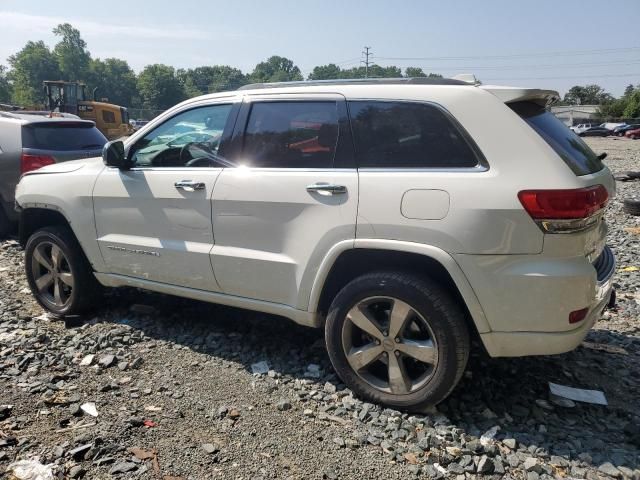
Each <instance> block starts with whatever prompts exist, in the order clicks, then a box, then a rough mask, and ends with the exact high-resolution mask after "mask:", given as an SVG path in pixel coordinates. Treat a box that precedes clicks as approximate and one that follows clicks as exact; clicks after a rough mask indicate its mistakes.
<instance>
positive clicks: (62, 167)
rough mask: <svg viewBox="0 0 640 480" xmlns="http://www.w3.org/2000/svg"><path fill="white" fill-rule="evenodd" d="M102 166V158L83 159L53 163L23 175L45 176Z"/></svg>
mask: <svg viewBox="0 0 640 480" xmlns="http://www.w3.org/2000/svg"><path fill="white" fill-rule="evenodd" d="M96 165H100V166H102V165H103V163H102V157H93V158H83V159H80V160H70V161H68V162H60V163H53V164H51V165H47V166H46V167H42V168H39V169H38V170H32V171H30V172H27V173H25V176H27V175H46V174H49V173H71V172H75V171H77V170H80V169H81V168H84V167H87V166H94V167H95V166H96Z"/></svg>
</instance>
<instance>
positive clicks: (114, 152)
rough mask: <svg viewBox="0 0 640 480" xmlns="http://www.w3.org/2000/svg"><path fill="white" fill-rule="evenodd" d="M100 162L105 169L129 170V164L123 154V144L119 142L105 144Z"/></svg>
mask: <svg viewBox="0 0 640 480" xmlns="http://www.w3.org/2000/svg"><path fill="white" fill-rule="evenodd" d="M102 161H103V162H104V164H105V165H106V166H107V167H115V168H119V169H121V170H129V169H130V168H131V162H130V161H129V159H127V157H126V156H125V154H124V143H122V141H120V140H114V141H113V142H107V143H106V144H105V146H104V148H103V149H102Z"/></svg>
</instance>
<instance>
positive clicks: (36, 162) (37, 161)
mask: <svg viewBox="0 0 640 480" xmlns="http://www.w3.org/2000/svg"><path fill="white" fill-rule="evenodd" d="M52 163H56V161H55V159H54V158H53V157H50V156H49V155H30V154H28V153H23V154H22V157H21V158H20V173H21V174H24V173H27V172H31V171H32V170H37V169H39V168H41V167H44V166H45V165H51V164H52Z"/></svg>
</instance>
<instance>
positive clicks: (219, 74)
mask: <svg viewBox="0 0 640 480" xmlns="http://www.w3.org/2000/svg"><path fill="white" fill-rule="evenodd" d="M176 75H177V76H178V78H179V79H180V81H181V82H182V84H183V86H184V90H185V93H186V95H187V96H188V97H196V96H198V95H203V94H205V93H215V92H223V91H226V90H237V89H238V88H239V87H241V86H242V85H246V84H247V83H248V81H247V77H246V75H244V74H243V73H242V71H240V70H238V69H237V68H233V67H230V66H228V65H212V66H203V67H196V68H190V69H188V70H183V69H181V70H178V71H177V73H176Z"/></svg>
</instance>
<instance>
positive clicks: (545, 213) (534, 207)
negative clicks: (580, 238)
mask: <svg viewBox="0 0 640 480" xmlns="http://www.w3.org/2000/svg"><path fill="white" fill-rule="evenodd" d="M518 198H519V199H520V203H522V206H523V207H524V209H525V210H526V211H527V213H528V214H529V215H531V218H533V219H534V220H535V221H536V223H538V225H540V227H541V228H542V229H543V230H544V231H546V232H550V233H568V232H575V231H579V230H584V229H585V228H588V227H589V226H591V225H592V224H594V223H596V222H597V220H598V218H599V214H600V213H601V211H602V210H603V209H604V208H605V207H606V206H607V201H608V200H609V193H608V192H607V189H606V188H604V186H603V185H594V186H592V187H585V188H576V189H571V190H523V191H521V192H520V193H518Z"/></svg>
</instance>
